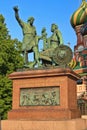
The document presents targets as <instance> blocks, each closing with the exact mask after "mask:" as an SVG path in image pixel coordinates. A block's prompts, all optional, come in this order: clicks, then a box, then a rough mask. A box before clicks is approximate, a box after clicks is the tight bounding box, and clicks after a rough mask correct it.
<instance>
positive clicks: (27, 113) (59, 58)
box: [8, 6, 80, 120]
mask: <svg viewBox="0 0 87 130" xmlns="http://www.w3.org/2000/svg"><path fill="white" fill-rule="evenodd" d="M18 10H19V9H18V7H17V6H16V7H14V11H15V17H16V20H17V21H18V23H19V25H20V26H21V27H22V31H23V43H22V48H23V49H22V52H23V55H24V66H23V69H22V70H20V71H18V72H14V73H12V74H10V75H9V78H10V79H12V80H13V104H12V110H11V111H10V112H8V119H28V120H61V119H72V118H78V117H80V112H79V110H78V108H77V98H76V81H77V80H78V79H79V78H80V77H79V76H78V75H77V74H76V73H74V72H73V71H72V70H71V69H70V68H69V63H70V61H71V59H72V50H71V48H70V47H69V46H66V45H64V44H63V38H62V34H61V32H60V31H59V29H58V26H57V25H56V24H54V23H53V24H52V25H51V32H52V35H51V36H50V37H49V38H47V33H46V28H43V29H42V31H41V36H38V35H37V33H36V29H35V27H34V26H33V21H34V18H33V17H30V18H29V19H28V21H27V23H25V22H23V21H22V20H21V19H20V17H19V14H18ZM41 39H42V40H43V50H42V51H39V49H38V43H39V41H40V40H41ZM31 51H32V52H33V53H34V61H33V62H32V63H31V62H30V61H29V59H28V53H29V52H31Z"/></svg>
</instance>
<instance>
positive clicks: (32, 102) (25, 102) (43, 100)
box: [20, 87, 60, 106]
mask: <svg viewBox="0 0 87 130" xmlns="http://www.w3.org/2000/svg"><path fill="white" fill-rule="evenodd" d="M59 91H60V87H46V88H21V89H20V106H56V105H59V104H60V92H59Z"/></svg>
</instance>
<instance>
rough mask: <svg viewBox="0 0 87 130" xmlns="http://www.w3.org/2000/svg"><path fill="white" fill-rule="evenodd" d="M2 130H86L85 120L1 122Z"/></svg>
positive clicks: (86, 123)
mask: <svg viewBox="0 0 87 130" xmlns="http://www.w3.org/2000/svg"><path fill="white" fill-rule="evenodd" d="M1 129H2V130H86V129H87V120H85V119H81V118H79V119H72V120H63V121H50V120H49V121H28V120H3V121H1Z"/></svg>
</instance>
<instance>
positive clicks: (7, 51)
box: [0, 15, 23, 119]
mask: <svg viewBox="0 0 87 130" xmlns="http://www.w3.org/2000/svg"><path fill="white" fill-rule="evenodd" d="M22 66H23V56H22V54H21V42H19V41H18V40H17V39H11V36H10V35H9V31H8V29H7V28H6V24H5V19H4V17H3V15H0V116H1V118H2V119H6V117H7V112H8V110H10V109H11V104H12V81H11V80H10V79H9V78H8V75H9V74H10V73H12V72H13V71H16V70H17V69H18V68H20V67H22Z"/></svg>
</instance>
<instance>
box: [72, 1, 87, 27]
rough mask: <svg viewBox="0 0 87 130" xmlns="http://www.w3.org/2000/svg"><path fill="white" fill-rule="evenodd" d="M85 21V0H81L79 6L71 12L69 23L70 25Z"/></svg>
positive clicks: (86, 7) (86, 4)
mask: <svg viewBox="0 0 87 130" xmlns="http://www.w3.org/2000/svg"><path fill="white" fill-rule="evenodd" d="M86 22H87V2H86V1H85V0H82V3H81V5H80V7H79V8H78V9H77V10H76V11H75V12H74V13H73V14H72V16H71V18H70V23H71V25H72V27H73V28H74V27H75V26H78V25H81V24H84V23H86Z"/></svg>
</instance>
